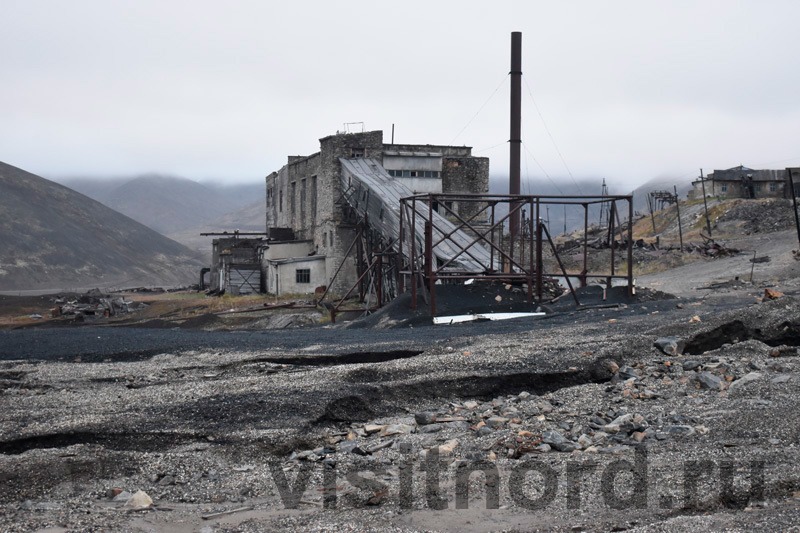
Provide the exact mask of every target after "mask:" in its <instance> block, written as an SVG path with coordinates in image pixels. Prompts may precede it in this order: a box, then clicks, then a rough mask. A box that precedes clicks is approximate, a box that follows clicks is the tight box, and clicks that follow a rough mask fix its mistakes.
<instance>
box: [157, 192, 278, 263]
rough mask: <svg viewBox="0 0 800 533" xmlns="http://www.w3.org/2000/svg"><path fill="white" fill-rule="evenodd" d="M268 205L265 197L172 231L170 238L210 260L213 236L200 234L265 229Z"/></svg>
mask: <svg viewBox="0 0 800 533" xmlns="http://www.w3.org/2000/svg"><path fill="white" fill-rule="evenodd" d="M265 213H266V206H265V205H264V198H263V196H261V197H260V198H259V200H256V201H255V202H253V203H251V204H249V205H246V206H244V207H242V208H240V209H237V210H235V211H232V212H230V213H225V214H224V215H222V216H219V217H217V218H215V219H213V220H211V221H209V222H205V223H203V224H200V225H198V226H196V227H193V228H191V229H188V230H184V231H179V232H175V233H170V234H168V235H167V236H168V237H169V238H170V239H173V240H175V241H178V242H179V243H181V244H183V245H185V246H188V247H189V248H191V249H193V250H197V251H198V252H199V253H201V254H202V257H203V258H207V260H209V261H210V254H211V239H212V238H213V237H203V236H201V235H200V234H201V233H205V232H214V231H233V230H236V229H238V230H240V231H264V229H265V218H264V217H265Z"/></svg>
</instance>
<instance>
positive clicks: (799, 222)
mask: <svg viewBox="0 0 800 533" xmlns="http://www.w3.org/2000/svg"><path fill="white" fill-rule="evenodd" d="M786 172H788V173H789V189H790V192H791V195H792V206H793V207H794V222H795V224H796V225H797V241H798V242H800V215H798V214H797V195H796V194H795V191H794V178H793V177H792V169H791V168H787V169H786Z"/></svg>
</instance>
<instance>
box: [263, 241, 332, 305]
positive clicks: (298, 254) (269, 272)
mask: <svg viewBox="0 0 800 533" xmlns="http://www.w3.org/2000/svg"><path fill="white" fill-rule="evenodd" d="M313 246H314V243H313V242H312V241H310V240H307V241H288V242H270V243H269V244H268V246H267V248H266V249H265V250H264V252H263V255H262V258H261V270H262V272H263V273H264V278H265V288H266V292H267V293H268V294H274V295H276V296H283V295H285V294H310V293H313V292H314V290H315V289H316V288H317V287H320V286H324V285H325V280H326V277H325V256H324V255H316V251H315V250H314V247H313Z"/></svg>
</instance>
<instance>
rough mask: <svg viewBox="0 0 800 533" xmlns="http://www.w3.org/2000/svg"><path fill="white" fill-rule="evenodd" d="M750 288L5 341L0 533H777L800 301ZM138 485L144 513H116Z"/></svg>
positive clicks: (792, 488)
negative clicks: (513, 311)
mask: <svg viewBox="0 0 800 533" xmlns="http://www.w3.org/2000/svg"><path fill="white" fill-rule="evenodd" d="M757 291H760V293H761V294H763V289H756V288H755V287H754V288H753V289H752V291H747V290H739V291H711V292H714V297H706V298H703V297H702V296H698V295H697V291H695V293H693V294H690V295H691V296H692V297H691V298H689V297H684V298H681V299H678V300H674V299H673V300H662V301H646V302H641V303H628V304H621V305H619V306H615V307H611V308H602V309H589V310H584V311H567V310H566V307H565V308H564V310H562V311H560V312H558V309H557V310H556V311H557V312H555V313H553V314H551V315H549V317H548V318H546V319H534V320H532V319H518V320H510V321H504V322H477V323H467V324H460V325H453V326H439V327H434V326H421V325H414V326H413V327H402V328H396V329H388V330H373V329H347V328H342V327H330V326H327V327H320V326H318V327H310V328H300V329H297V330H292V331H285V330H281V331H270V332H267V333H260V332H259V333H255V332H202V331H186V330H144V329H133V328H113V329H112V328H93V327H82V328H75V329H70V328H60V329H49V330H48V329H36V330H14V331H6V332H2V334H0V360H1V361H2V362H0V409H2V412H3V416H2V417H1V418H0V435H1V437H0V479H2V480H3V484H2V485H3V490H2V492H0V500H2V503H3V505H2V506H1V507H0V530H3V531H36V530H47V531H67V530H69V531H108V530H114V531H176V532H181V531H264V530H311V531H364V530H370V531H429V530H441V531H486V530H498V531H500V530H506V531H531V530H548V531H563V530H575V531H578V530H586V531H607V530H642V531H682V530H686V529H688V528H689V527H698V525H699V526H700V527H702V528H704V529H707V530H716V531H722V530H760V531H774V530H785V529H788V528H790V527H793V526H794V524H795V523H797V518H798V503H800V500H798V498H800V493H798V491H800V468H798V466H797V465H798V464H799V463H798V459H800V457H798V456H799V455H800V454H798V451H800V450H799V449H798V437H799V436H798V429H797V428H798V414H797V413H798V412H800V410H799V409H798V408H800V405H798V404H800V395H798V388H800V376H799V375H798V372H800V365H799V363H800V362H799V361H798V355H797V351H796V349H795V347H796V346H797V345H799V344H800V335H799V333H800V303H799V302H798V301H796V300H795V299H794V298H793V297H791V296H784V297H781V298H779V299H777V300H771V301H767V300H765V301H763V302H758V301H756V299H755V297H754V296H756V295H757V294H758V292H757ZM706 292H708V291H704V293H706ZM717 292H718V293H717ZM98 337H99V338H98ZM662 337H674V338H675V339H676V340H675V341H674V342H675V344H674V350H673V349H672V346H673V345H672V344H671V342H670V341H665V342H664V343H663V344H664V347H665V348H664V349H665V350H666V351H667V352H668V353H664V351H662V350H661V349H659V348H656V347H655V346H654V342H655V341H656V340H657V339H659V338H662ZM681 349H682V350H683V352H684V353H683V354H680V353H674V354H673V352H675V351H677V352H679V351H681ZM437 458H438V459H437ZM437 460H438V463H437ZM698 461H699V462H698ZM703 461H705V463H704V462H703ZM460 463H463V464H464V465H465V466H461V467H459V466H457V465H458V464H460ZM436 464H439V470H440V473H439V476H438V478H439V480H440V481H439V485H438V489H437V488H436V484H434V483H433V480H435V479H437V476H436V475H435V472H436V470H437V469H436V466H435V465H436ZM642 465H644V466H645V467H646V486H645V485H641V484H640V483H642V479H644V475H643V472H644V470H642V468H641V467H642ZM524 466H527V467H529V468H534V469H536V472H538V474H537V473H536V472H532V473H530V474H529V475H527V477H526V476H524V475H523V473H524V472H523V470H522V468H523V467H524ZM628 467H630V468H632V469H633V471H634V473H630V472H627V471H626V469H627V468H628ZM482 468H486V469H488V470H490V471H491V470H492V469H493V468H494V469H496V471H497V479H494V478H490V476H487V477H486V478H485V479H484V478H483V477H482V474H477V473H476V474H473V475H472V476H471V477H470V478H469V482H468V484H467V486H468V487H469V492H468V495H466V494H464V490H463V486H462V487H461V488H457V485H458V483H457V482H456V478H457V474H456V473H457V472H460V471H469V470H476V469H482ZM542 472H544V474H542ZM304 477H306V478H307V485H306V490H305V491H304V492H303V493H302V495H300V493H299V492H298V495H297V497H292V495H291V489H290V487H294V488H296V487H297V483H298V482H302V480H303V478H304ZM761 477H763V484H761V483H760V482H759V479H760V478H761ZM298 480H300V481H298ZM728 480H730V482H729V481H728ZM637 483H639V484H637ZM693 486H696V490H694V489H692V487H693ZM728 486H730V487H732V488H731V489H730V490H728V489H727V488H726V487H728ZM326 487H327V489H326ZM495 489H496V490H497V498H496V499H493V498H494V497H493V496H492V495H493V494H494V491H495ZM609 489H612V491H611V492H609ZM645 489H646V490H645ZM137 490H142V491H144V492H146V493H147V494H148V495H149V497H150V498H152V500H153V501H154V504H153V505H151V506H148V507H146V508H145V509H142V510H133V509H131V508H130V507H127V508H126V507H124V504H125V501H126V500H127V498H128V496H130V494H133V493H135V492H136V491H137ZM118 491H126V492H127V493H130V494H126V493H123V494H122V496H121V497H120V496H117V501H114V500H113V499H112V497H113V496H114V495H115V494H116V493H117V492H118ZM457 494H460V495H461V497H457ZM693 494H694V496H693ZM642 495H644V499H642V498H643V496H642ZM334 496H335V497H336V503H335V505H334V504H333V497H334ZM487 496H488V499H489V500H491V501H493V502H495V503H494V504H491V505H490V506H491V507H496V508H494V509H487V508H486V506H487V504H486V500H487ZM538 496H542V498H543V499H542V500H540V501H539V504H540V505H539V507H538V508H537V502H536V498H537V497H538ZM526 498H527V499H526ZM629 499H630V501H628V500H629ZM442 506H445V507H446V508H444V509H439V508H438V507H442ZM292 507H296V508H292ZM457 507H466V508H457ZM225 511H235V512H232V513H231V514H225V515H219V516H209V515H213V514H214V513H220V512H225ZM204 517H205V519H204Z"/></svg>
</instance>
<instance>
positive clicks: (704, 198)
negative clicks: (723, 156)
mask: <svg viewBox="0 0 800 533" xmlns="http://www.w3.org/2000/svg"><path fill="white" fill-rule="evenodd" d="M700 185H702V186H703V206H704V207H705V208H706V228H708V236H709V237H711V219H709V218H708V201H707V200H706V180H705V178H703V169H702V168H701V169H700Z"/></svg>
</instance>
